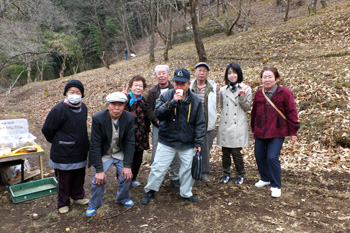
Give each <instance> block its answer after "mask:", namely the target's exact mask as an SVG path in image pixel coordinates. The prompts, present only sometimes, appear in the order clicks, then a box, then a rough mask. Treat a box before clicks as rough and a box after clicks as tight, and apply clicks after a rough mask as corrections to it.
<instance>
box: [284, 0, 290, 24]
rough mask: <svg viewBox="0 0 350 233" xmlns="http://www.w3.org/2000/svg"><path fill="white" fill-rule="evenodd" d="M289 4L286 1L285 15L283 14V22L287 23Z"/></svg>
mask: <svg viewBox="0 0 350 233" xmlns="http://www.w3.org/2000/svg"><path fill="white" fill-rule="evenodd" d="M289 4H290V0H287V5H286V13H285V15H284V22H287V21H288V13H289Z"/></svg>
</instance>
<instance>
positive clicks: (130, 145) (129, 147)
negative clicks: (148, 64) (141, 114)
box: [86, 92, 135, 217]
mask: <svg viewBox="0 0 350 233" xmlns="http://www.w3.org/2000/svg"><path fill="white" fill-rule="evenodd" d="M106 100H107V108H106V109H104V110H102V111H100V112H98V113H96V114H95V115H93V117H92V125H91V144H90V154H89V167H90V166H94V169H95V175H94V178H93V179H92V182H91V197H90V201H89V208H88V209H87V210H86V216H88V217H89V216H93V215H95V213H96V211H97V209H98V208H99V207H100V206H101V205H102V198H103V194H104V185H105V184H106V183H107V176H106V173H107V170H108V169H109V168H110V167H111V166H112V165H114V166H115V167H116V168H117V177H118V191H117V196H116V202H117V203H119V204H121V205H124V206H126V207H131V206H133V205H134V202H133V201H132V200H130V198H129V196H130V195H129V189H130V184H131V179H132V172H131V163H132V161H133V157H134V152H135V139H134V122H135V117H134V115H133V114H132V113H130V112H128V111H124V108H125V105H124V104H125V102H126V100H127V97H126V95H125V94H123V93H121V92H114V93H112V94H109V95H108V96H107V98H106Z"/></svg>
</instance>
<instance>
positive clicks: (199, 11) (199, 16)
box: [198, 2, 203, 22]
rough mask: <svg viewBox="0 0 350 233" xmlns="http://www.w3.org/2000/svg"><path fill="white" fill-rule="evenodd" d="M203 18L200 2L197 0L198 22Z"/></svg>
mask: <svg viewBox="0 0 350 233" xmlns="http://www.w3.org/2000/svg"><path fill="white" fill-rule="evenodd" d="M202 19H203V8H202V4H201V3H200V2H198V22H200V21H202Z"/></svg>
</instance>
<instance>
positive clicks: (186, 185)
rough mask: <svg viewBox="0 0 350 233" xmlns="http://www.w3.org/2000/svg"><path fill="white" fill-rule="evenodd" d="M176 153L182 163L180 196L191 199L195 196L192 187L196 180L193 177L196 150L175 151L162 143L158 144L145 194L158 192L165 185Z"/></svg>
mask: <svg viewBox="0 0 350 233" xmlns="http://www.w3.org/2000/svg"><path fill="white" fill-rule="evenodd" d="M176 153H178V155H179V158H180V161H181V165H180V171H179V181H180V196H181V197H184V198H189V197H191V196H192V195H193V194H192V187H193V185H194V179H193V178H192V175H191V167H192V159H193V156H194V154H195V151H194V148H190V149H175V148H172V147H170V146H166V145H164V144H162V143H158V147H157V151H156V155H155V157H154V162H153V163H152V165H151V171H150V173H149V176H148V181H147V185H146V186H145V192H148V191H150V190H154V191H156V192H158V191H159V188H160V186H161V185H162V183H163V180H164V176H165V174H166V172H167V171H168V169H169V166H170V164H171V162H172V161H173V159H174V157H175V154H176Z"/></svg>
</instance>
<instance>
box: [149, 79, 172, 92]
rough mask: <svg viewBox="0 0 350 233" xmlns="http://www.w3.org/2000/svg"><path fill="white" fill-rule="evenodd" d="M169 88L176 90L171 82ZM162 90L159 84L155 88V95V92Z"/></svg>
mask: <svg viewBox="0 0 350 233" xmlns="http://www.w3.org/2000/svg"><path fill="white" fill-rule="evenodd" d="M168 88H169V89H173V88H174V86H173V84H171V82H169V81H168ZM160 89H161V87H160V85H159V83H158V84H157V85H155V86H154V88H153V92H154V93H155V92H160Z"/></svg>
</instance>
